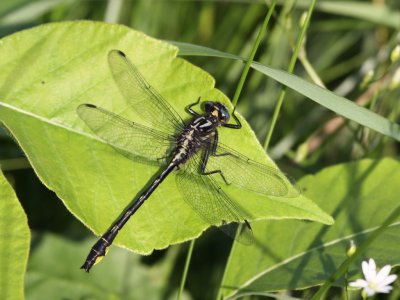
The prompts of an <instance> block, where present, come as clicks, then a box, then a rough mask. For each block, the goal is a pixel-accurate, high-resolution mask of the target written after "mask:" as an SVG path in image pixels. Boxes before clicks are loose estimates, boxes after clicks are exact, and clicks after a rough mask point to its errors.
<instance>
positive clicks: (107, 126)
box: [77, 104, 174, 164]
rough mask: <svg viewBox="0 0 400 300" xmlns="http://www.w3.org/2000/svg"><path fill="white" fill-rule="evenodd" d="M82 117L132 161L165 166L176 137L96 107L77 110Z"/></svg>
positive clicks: (82, 106)
mask: <svg viewBox="0 0 400 300" xmlns="http://www.w3.org/2000/svg"><path fill="white" fill-rule="evenodd" d="M77 113H78V115H79V117H80V118H81V119H82V120H83V121H84V122H85V123H86V125H87V126H88V127H89V128H90V129H91V130H92V131H93V132H94V133H95V134H96V135H97V136H99V137H100V138H101V139H103V140H104V141H106V142H107V143H108V144H110V145H111V146H113V147H114V148H115V149H116V150H117V151H118V152H120V153H121V154H123V155H125V156H126V157H128V158H130V159H132V160H139V161H144V162H147V163H156V164H163V163H165V162H166V160H165V159H166V157H167V156H168V154H169V153H170V150H171V147H172V146H173V142H174V137H173V136H170V135H168V134H166V133H163V132H161V131H158V130H155V129H151V128H148V127H146V126H143V125H140V124H137V123H135V122H132V121H129V120H127V119H124V118H122V117H120V116H118V115H117V114H114V113H112V112H109V111H107V110H105V109H103V108H101V107H98V106H95V105H93V104H82V105H80V106H79V107H78V108H77Z"/></svg>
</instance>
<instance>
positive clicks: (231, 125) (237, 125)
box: [222, 107, 242, 129]
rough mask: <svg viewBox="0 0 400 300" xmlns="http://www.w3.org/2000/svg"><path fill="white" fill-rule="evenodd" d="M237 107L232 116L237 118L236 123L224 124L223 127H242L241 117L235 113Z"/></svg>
mask: <svg viewBox="0 0 400 300" xmlns="http://www.w3.org/2000/svg"><path fill="white" fill-rule="evenodd" d="M235 111H236V107H235V108H234V109H233V112H232V117H233V118H234V119H235V121H236V124H222V126H223V127H227V128H232V129H240V128H242V123H240V120H239V118H238V117H237V116H236V114H235Z"/></svg>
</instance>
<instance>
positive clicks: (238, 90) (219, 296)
mask: <svg viewBox="0 0 400 300" xmlns="http://www.w3.org/2000/svg"><path fill="white" fill-rule="evenodd" d="M275 4H276V0H272V1H271V5H270V7H269V9H268V12H267V15H266V16H265V19H264V22H263V24H262V26H261V28H260V31H259V32H258V35H257V38H256V40H255V42H254V46H253V49H252V51H251V53H250V57H249V58H248V60H247V61H246V64H245V66H244V68H243V72H242V75H241V76H240V80H239V83H238V86H237V88H236V91H235V95H234V96H233V100H232V104H233V106H236V104H237V102H238V99H239V96H240V93H241V91H242V88H243V85H244V81H245V80H246V77H247V74H248V72H249V69H250V67H251V64H252V63H253V60H254V56H255V55H256V52H257V49H258V46H259V45H260V42H261V39H262V37H263V35H264V33H265V30H266V28H267V25H268V22H269V20H270V18H271V16H272V13H273V12H274V9H275ZM230 258H231V257H230V256H229V257H228V261H227V262H226V266H225V270H224V275H223V276H222V279H221V284H222V283H223V282H224V280H225V276H226V274H227V273H226V270H227V269H228V267H229V264H230V261H231V260H230ZM216 299H217V300H219V299H222V288H221V285H220V287H219V289H218V294H217V297H216Z"/></svg>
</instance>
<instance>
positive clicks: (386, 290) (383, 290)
mask: <svg viewBox="0 0 400 300" xmlns="http://www.w3.org/2000/svg"><path fill="white" fill-rule="evenodd" d="M392 289H393V287H391V286H390V285H387V286H383V287H381V288H378V289H376V291H377V292H378V293H386V294H387V293H389V292H390V291H391V290H392Z"/></svg>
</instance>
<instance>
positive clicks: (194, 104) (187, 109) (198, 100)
mask: <svg viewBox="0 0 400 300" xmlns="http://www.w3.org/2000/svg"><path fill="white" fill-rule="evenodd" d="M200 98H201V97H199V98H198V99H197V101H196V102H194V103H192V104H190V105H188V106H187V107H186V111H187V112H188V113H189V114H191V115H193V116H196V117H198V116H200V114H199V113H197V112H195V111H194V110H193V109H192V107H193V106H196V105H198V104H199V103H200Z"/></svg>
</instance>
